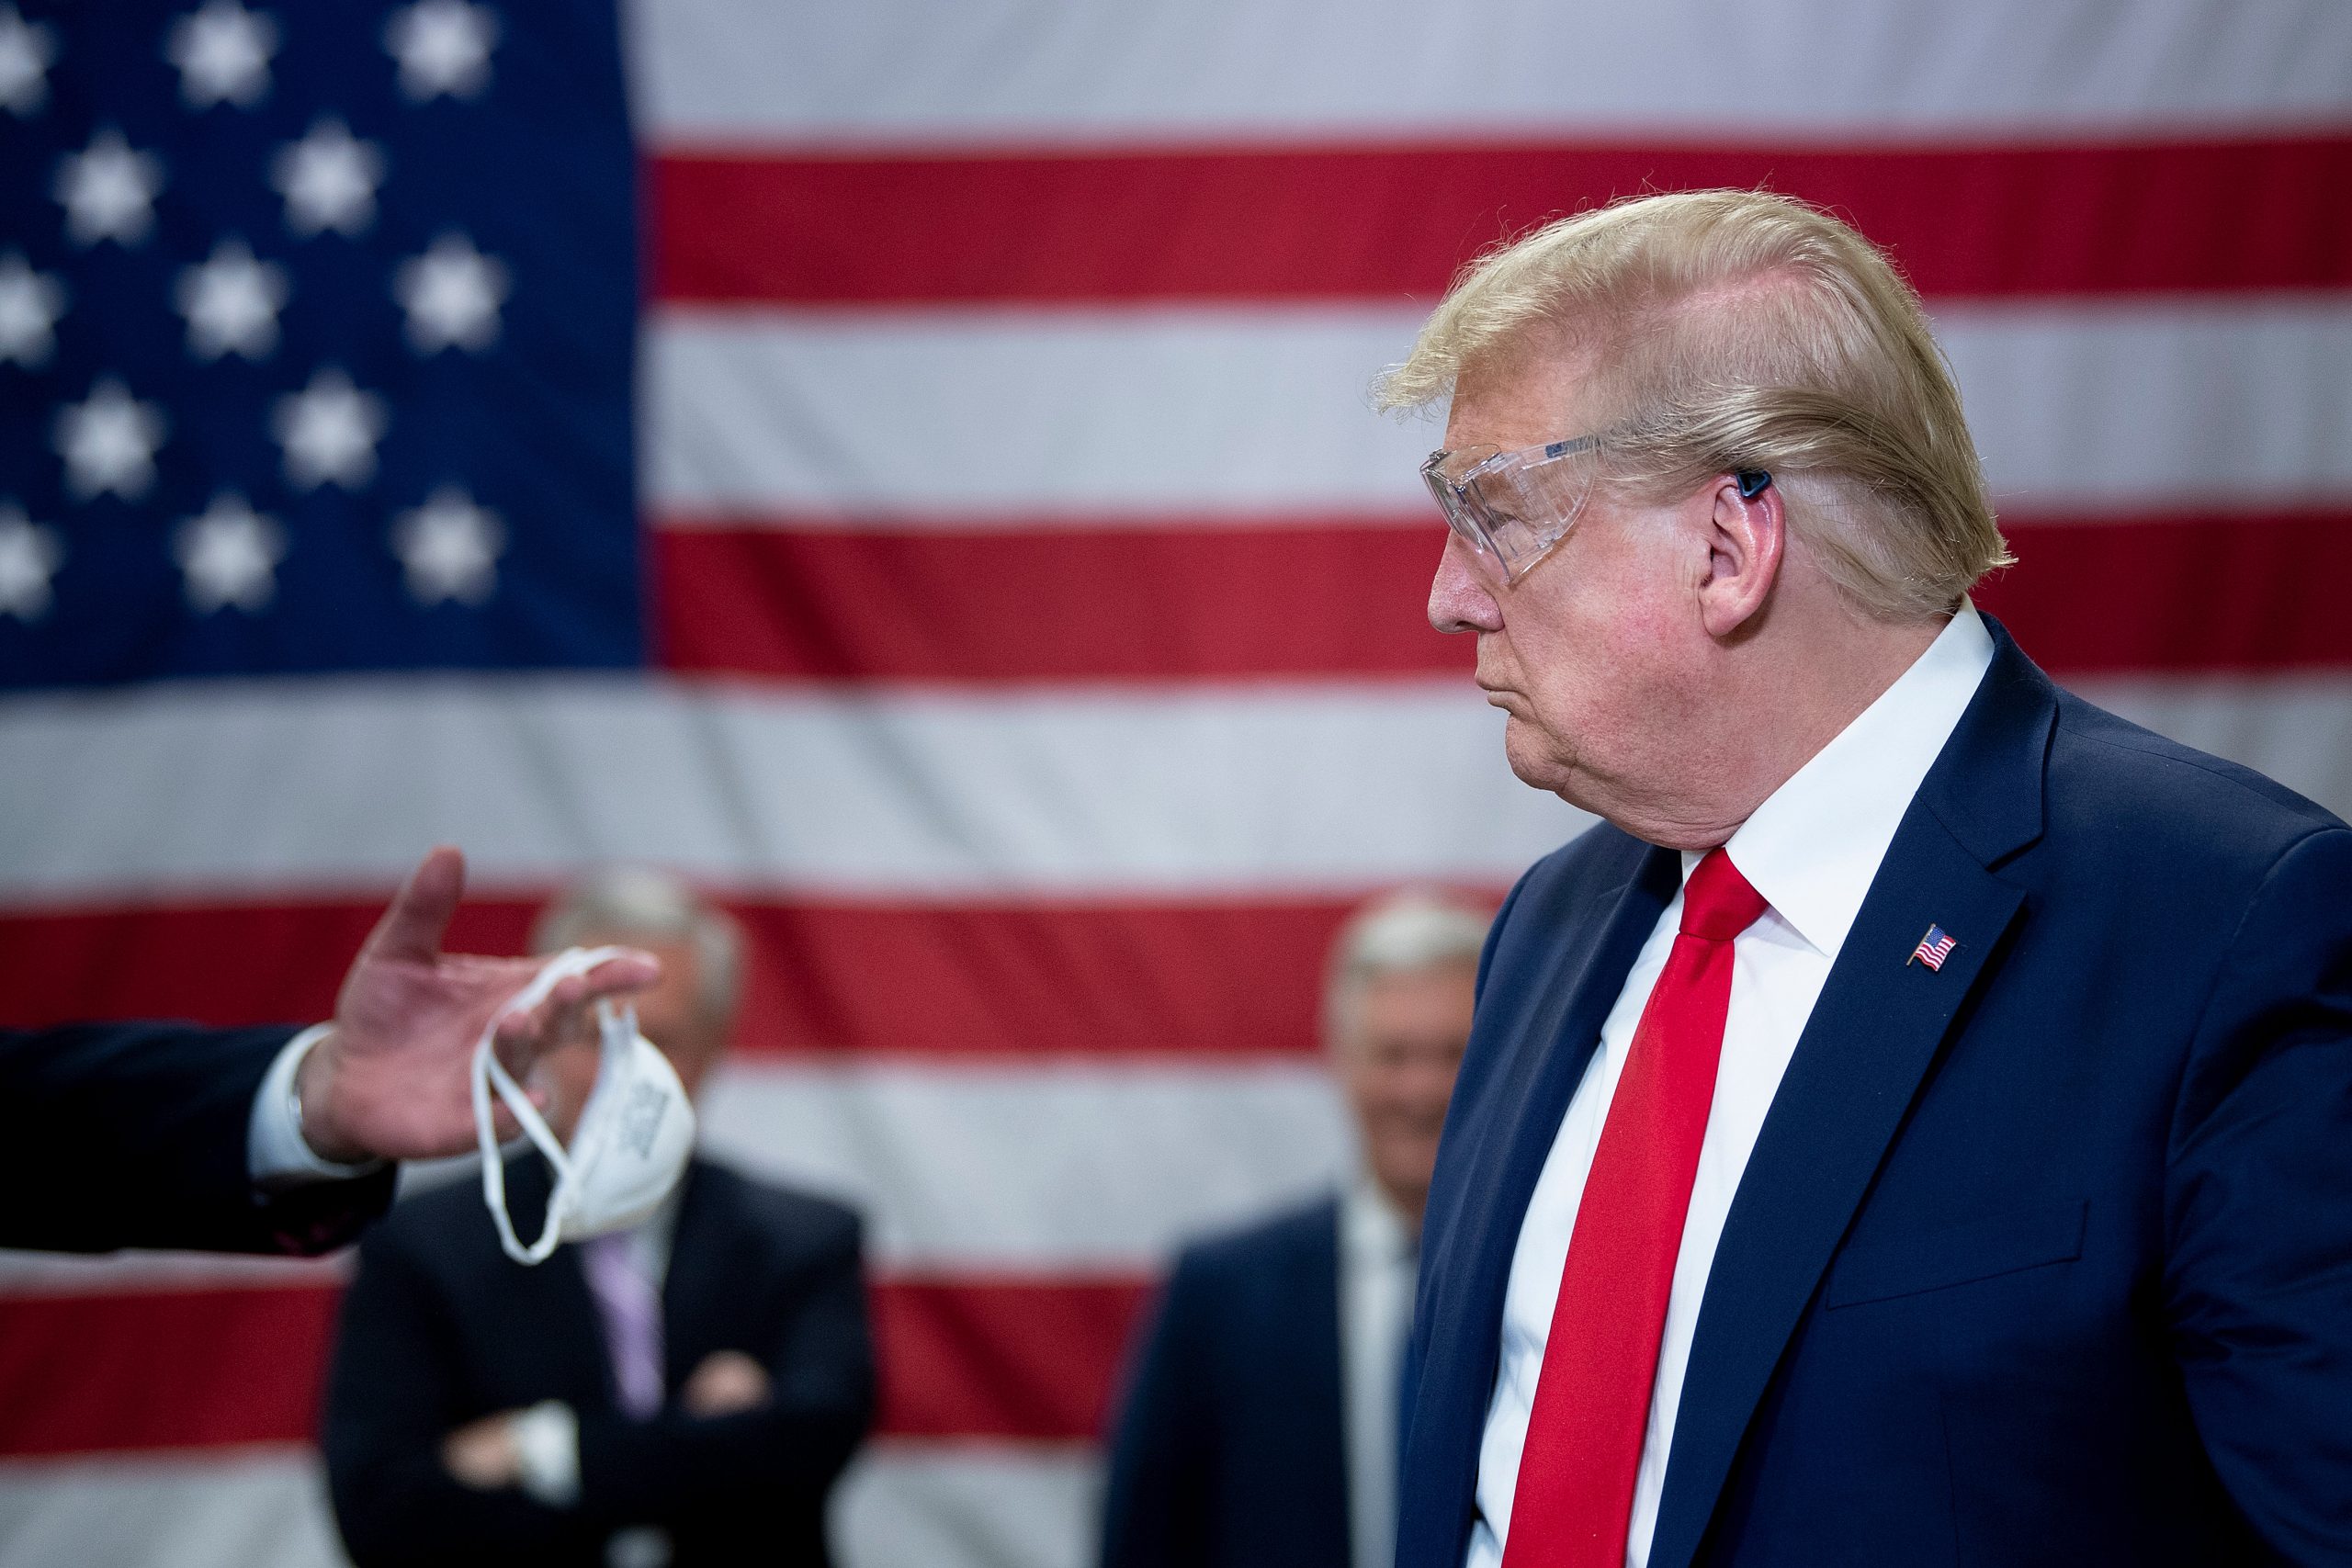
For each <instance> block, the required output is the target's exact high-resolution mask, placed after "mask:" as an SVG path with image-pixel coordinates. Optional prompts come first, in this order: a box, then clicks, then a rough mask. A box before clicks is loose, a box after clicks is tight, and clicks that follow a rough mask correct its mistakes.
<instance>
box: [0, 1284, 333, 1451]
mask: <svg viewBox="0 0 2352 1568" xmlns="http://www.w3.org/2000/svg"><path fill="white" fill-rule="evenodd" d="M336 1299H337V1292H336V1291H335V1289H334V1288H333V1287H330V1286H318V1285H301V1286H288V1287H280V1288H275V1289H266V1290H224V1291H138V1292H128V1293H125V1294H122V1295H85V1296H22V1297H17V1298H13V1299H9V1300H5V1301H0V1454H69V1453H92V1452H103V1451H106V1450H121V1449H185V1448H212V1447H218V1446H221V1445H224V1444H231V1443H279V1442H308V1441H310V1440H311V1438H312V1436H313V1435H314V1434H315V1432H316V1430H317V1420H318V1408H319V1389H320V1386H321V1383H320V1379H321V1374H322V1370H323V1368H324V1366H325V1354H326V1348H327V1346H328V1345H329V1343H330V1342H331V1339H332V1337H333V1334H334V1309H335V1302H336Z"/></svg>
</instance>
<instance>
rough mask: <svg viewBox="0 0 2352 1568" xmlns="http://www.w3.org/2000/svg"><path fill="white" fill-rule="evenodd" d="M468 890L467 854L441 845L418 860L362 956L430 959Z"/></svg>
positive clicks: (413, 960) (423, 961)
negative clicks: (459, 902) (460, 899)
mask: <svg viewBox="0 0 2352 1568" xmlns="http://www.w3.org/2000/svg"><path fill="white" fill-rule="evenodd" d="M465 891H466V857H465V856H464V855H462V854H460V853H458V851H456V850H455V849H452V848H451V847H450V846H448V845H447V844H443V845H441V846H439V847H438V848H436V849H435V850H433V851H432V852H430V853H428V854H427V855H426V856H425V857H424V860H422V861H420V862H418V863H417V867H416V869H415V870H414V871H413V872H411V873H409V877H408V881H407V882H406V883H405V884H403V885H402V886H401V890H400V891H399V892H398V893H397V894H395V895H393V897H392V903H391V908H388V909H386V910H385V911H384V918H383V919H379V920H378V921H377V922H376V929H375V930H374V931H370V932H369V933H368V942H367V945H366V946H364V947H362V948H361V949H360V956H361V957H362V958H385V959H393V960H398V961H401V962H406V963H414V964H431V963H433V962H434V961H435V959H437V958H438V957H440V956H441V937H442V933H443V932H445V931H447V930H448V929H449V921H450V919H451V918H452V917H453V916H455V915H456V914H457V912H458V899H459V898H461V897H464V895H465Z"/></svg>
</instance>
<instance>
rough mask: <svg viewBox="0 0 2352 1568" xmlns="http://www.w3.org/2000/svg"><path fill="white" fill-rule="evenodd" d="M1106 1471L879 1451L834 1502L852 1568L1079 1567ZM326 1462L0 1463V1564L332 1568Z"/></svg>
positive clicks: (1080, 1463)
mask: <svg viewBox="0 0 2352 1568" xmlns="http://www.w3.org/2000/svg"><path fill="white" fill-rule="evenodd" d="M1099 1473H1100V1466H1099V1464H1098V1463H1097V1461H1095V1459H1094V1458H1093V1456H1092V1454H1091V1451H1090V1450H1087V1449H1086V1448H1085V1447H1083V1446H1080V1445H1071V1444H1056V1443H952V1444H950V1443H910V1442H880V1443H875V1444H873V1445H871V1446H869V1447H868V1448H867V1449H866V1450H865V1451H864V1452H863V1453H862V1454H860V1455H859V1457H858V1459H857V1461H856V1462H855V1463H854V1464H853V1465H852V1467H851V1469H850V1471H849V1472H848V1474H846V1475H845V1476H843V1477H842V1485H841V1489H840V1491H839V1492H837V1493H836V1494H835V1495H834V1498H833V1506H832V1510H831V1530H832V1536H833V1540H834V1543H835V1546H836V1548H837V1551H838V1554H839V1559H840V1561H841V1562H842V1568H899V1565H901V1564H907V1563H921V1564H922V1565H923V1568H1079V1565H1080V1563H1082V1562H1085V1560H1086V1555H1087V1551H1088V1541H1089V1540H1090V1537H1091V1529H1092V1523H1093V1518H1092V1516H1093V1509H1094V1506H1095V1502H1094V1500H1095V1496H1096V1495H1097V1489H1098V1484H1099V1482H1098V1477H1099ZM346 1561H347V1560H346V1559H345V1557H344V1555H343V1552H342V1550H341V1548H340V1547H339V1546H338V1545H337V1542H336V1536H335V1529H334V1516H333V1515H332V1513H330V1511H329V1510H328V1507H327V1505H326V1497H325V1482H324V1478H323V1476H322V1474H321V1472H320V1466H319V1463H318V1460H317V1458H316V1456H315V1455H314V1454H312V1453H311V1451H310V1450H306V1449H296V1448H277V1447H264V1448H253V1449H242V1450H209V1451H202V1452H197V1453H188V1454H173V1455H161V1454H153V1455H148V1454H141V1455H123V1456H118V1457H105V1458H87V1459H71V1460H38V1461H28V1460H9V1461H0V1568H54V1565H55V1564H57V1563H61V1562H75V1563H90V1564H103V1565H104V1568H336V1565H338V1564H342V1563H344V1562H346Z"/></svg>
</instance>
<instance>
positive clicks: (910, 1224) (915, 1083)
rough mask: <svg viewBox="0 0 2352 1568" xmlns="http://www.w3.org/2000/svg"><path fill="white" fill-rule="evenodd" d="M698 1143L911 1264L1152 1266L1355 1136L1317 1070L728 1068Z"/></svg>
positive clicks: (1291, 1183) (1333, 1174)
mask: <svg viewBox="0 0 2352 1568" xmlns="http://www.w3.org/2000/svg"><path fill="white" fill-rule="evenodd" d="M703 1123H704V1127H705V1135H706V1137H707V1141H708V1144H709V1145H710V1147H711V1149H712V1150H713V1151H714V1152H716V1153H718V1154H720V1155H723V1156H727V1157H729V1158H730V1159H733V1160H735V1161H736V1162H738V1163H740V1164H741V1165H742V1166H743V1167H744V1168H747V1169H750V1170H752V1171H755V1172H758V1173H761V1174H763V1175H767V1176H770V1177H773V1178H775V1179H778V1180H782V1181H787V1182H793V1183H797V1184H802V1185H807V1186H809V1187H814V1188H817V1189H819V1190H827V1191H831V1192H834V1193H838V1194H840V1195H841V1196H842V1197H844V1198H845V1199H847V1200H848V1201H851V1202H853V1203H854V1204H856V1205H857V1206H859V1207H860V1208H862V1209H864V1210H865V1213H866V1214H867V1216H868V1223H869V1225H870V1227H871V1228H870V1230H869V1232H868V1236H867V1244H868V1246H869V1247H870V1248H871V1251H872V1254H873V1257H874V1258H875V1260H876V1263H877V1264H879V1265H880V1266H881V1267H883V1268H885V1269H897V1270H909V1271H922V1272H933V1271H941V1272H947V1271H972V1272H987V1271H990V1270H995V1271H1001V1272H1009V1273H1042V1272H1048V1271H1054V1270H1066V1271H1074V1272H1091V1273H1115V1272H1132V1273H1155V1272H1157V1271H1158V1270H1159V1269H1160V1268H1161V1267H1162V1266H1163V1264H1164V1262H1165V1259H1166V1258H1167V1256H1168V1254H1169V1253H1170V1251H1172V1250H1173V1249H1174V1247H1175V1246H1176V1245H1177V1243H1179V1242H1180V1241H1182V1240H1184V1239H1185V1238H1187V1237H1190V1236H1193V1235H1198V1234H1199V1233H1201V1232H1203V1231H1205V1230H1209V1229H1213V1228H1216V1227H1218V1226H1221V1225H1225V1224H1233V1223H1238V1222H1240V1221H1243V1220H1247V1219H1249V1218H1251V1217H1253V1216H1255V1215H1258V1214H1261V1213H1265V1212H1266V1211H1267V1210H1269V1209H1272V1208H1273V1207H1276V1206H1278V1205H1280V1204H1282V1203H1284V1202H1287V1201H1292V1200H1295V1199H1302V1198H1305V1197H1306V1196H1309V1195H1311V1194H1312V1193H1313V1192H1315V1191H1316V1190H1318V1189H1321V1188H1325V1187H1328V1186H1329V1185H1331V1184H1332V1183H1333V1182H1335V1181H1336V1180H1337V1179H1339V1178H1340V1175H1341V1174H1342V1173H1343V1172H1344V1170H1345V1169H1346V1167H1347V1163H1348V1161H1349V1159H1350V1157H1351V1156H1350V1153H1349V1150H1350V1148H1351V1134H1350V1133H1349V1131H1348V1127H1347V1119H1346V1117H1345V1115H1344V1113H1343V1112H1342V1111H1341V1110H1340V1105H1339V1102H1338V1100H1336V1098H1335V1097H1334V1096H1333V1093H1332V1090H1331V1085H1330V1080H1329V1077H1326V1076H1325V1074H1324V1073H1323V1071H1322V1068H1321V1066H1320V1065H1319V1064H1318V1063H1316V1062H1313V1061H1306V1062H1301V1063H1295V1064H1265V1065H1248V1066H1227V1067H1220V1068H1214V1069H1206V1070H1203V1069H1185V1068H1175V1067H1156V1068H1155V1067H1136V1066H1109V1067H1104V1066H1091V1065H1082V1064H1077V1063H1071V1064H1066V1065H1056V1066H1048V1067H1043V1068H1002V1067H985V1066H983V1067H964V1066H954V1065H951V1064H948V1063H944V1062H942V1063H934V1064H925V1065H922V1066H870V1067H842V1068H825V1067H820V1066H800V1065H797V1064H777V1063H772V1062H758V1061H739V1062H738V1063H736V1064H734V1065H732V1066H730V1067H729V1070H728V1071H727V1072H726V1073H725V1074H724V1075H723V1076H722V1077H720V1078H719V1079H718V1081H717V1082H715V1083H714V1084H713V1085H712V1086H711V1089H710V1092H709V1095H708V1097H707V1101H706V1103H705V1105H704V1107H703Z"/></svg>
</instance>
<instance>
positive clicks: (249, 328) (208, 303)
mask: <svg viewBox="0 0 2352 1568" xmlns="http://www.w3.org/2000/svg"><path fill="white" fill-rule="evenodd" d="M173 298H174V299H176V300H177V301H178V303H179V308H180V314H181V315H183V316H186V317H187V351H188V352H189V353H190V354H192V355H195V356H196V357H197V358H198V359H206V360H211V359H218V358H220V356H221V355H224V354H238V355H243V356H244V357H245V358H247V359H254V360H260V359H266V358H268V357H269V355H271V353H273V352H274V351H275V350H276V349H277V312H278V311H280V310H284V309H285V308H286V269H285V268H283V267H281V266H277V265H274V264H272V263H269V262H264V261H255V260H254V253H253V252H252V251H251V250H250V249H248V248H247V247H246V244H245V243H244V242H243V240H223V241H221V242H220V243H219V244H217V245H214V246H213V247H212V255H211V258H210V259H209V260H208V261H206V262H205V263H204V264H203V265H201V266H191V267H188V268H186V269H185V270H183V271H182V272H181V273H180V279H179V285H178V287H177V288H175V290H174V292H173Z"/></svg>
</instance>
